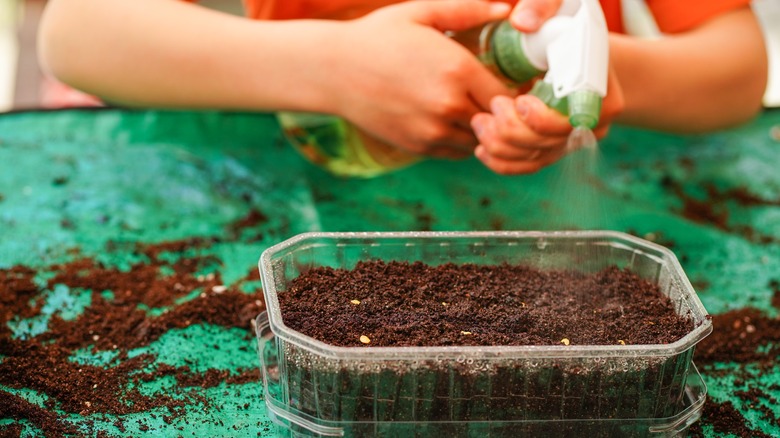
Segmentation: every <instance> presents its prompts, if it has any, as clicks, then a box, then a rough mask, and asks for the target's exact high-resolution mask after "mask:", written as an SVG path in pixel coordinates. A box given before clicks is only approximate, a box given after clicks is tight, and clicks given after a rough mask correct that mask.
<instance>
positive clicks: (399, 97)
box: [315, 0, 511, 158]
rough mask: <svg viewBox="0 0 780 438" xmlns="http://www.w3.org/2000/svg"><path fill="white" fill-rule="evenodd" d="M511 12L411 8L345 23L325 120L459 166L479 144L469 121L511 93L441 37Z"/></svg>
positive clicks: (499, 7) (483, 6) (471, 2)
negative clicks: (335, 118)
mask: <svg viewBox="0 0 780 438" xmlns="http://www.w3.org/2000/svg"><path fill="white" fill-rule="evenodd" d="M508 13H509V6H508V5H506V4H502V3H489V2H484V1H476V0H461V1H415V2H408V3H400V4H397V5H393V6H388V7H385V8H382V9H379V10H377V11H375V12H373V13H371V14H369V15H367V16H365V17H363V18H361V19H357V20H354V21H350V22H346V23H345V24H344V26H343V27H342V31H341V35H340V37H339V38H338V39H337V44H336V45H335V46H332V47H323V48H322V49H323V50H333V56H332V57H331V62H330V64H329V65H327V66H320V67H315V68H321V69H323V70H324V69H328V73H327V74H328V75H330V78H331V79H329V81H330V84H329V85H326V86H327V87H330V90H331V92H330V98H331V104H330V105H331V106H332V107H331V108H330V112H333V113H335V114H339V115H341V116H343V117H345V118H347V119H348V120H350V121H351V122H353V123H355V124H356V125H358V126H359V127H361V128H362V129H363V130H365V131H367V132H368V133H370V134H372V135H374V136H376V137H378V138H380V139H382V140H385V141H387V142H389V143H391V144H394V145H396V146H399V147H402V148H404V149H407V150H410V151H412V152H414V153H418V154H424V155H430V156H437V157H446V158H463V157H467V156H470V155H471V154H472V153H473V150H474V148H475V147H476V145H477V139H476V137H475V136H474V133H473V131H472V129H471V126H470V120H471V118H472V116H474V115H475V114H476V113H478V112H480V111H488V110H489V108H490V100H491V99H492V98H493V97H495V96H497V95H504V96H509V95H511V92H510V90H509V89H508V88H507V87H506V86H505V85H503V84H502V83H501V81H500V80H498V79H497V78H496V77H495V76H493V75H492V74H491V73H490V72H489V71H488V69H487V68H485V67H484V66H483V65H482V64H481V63H480V62H479V60H478V59H477V58H476V57H475V56H474V55H473V54H472V53H470V52H469V51H468V50H466V49H465V48H464V47H463V46H461V45H460V44H458V43H456V42H454V41H452V40H451V39H450V38H448V37H447V36H445V35H444V34H443V31H445V30H465V29H469V28H472V27H475V26H479V25H482V24H484V23H487V22H489V21H492V20H498V19H502V18H505V17H506V16H507V14H508Z"/></svg>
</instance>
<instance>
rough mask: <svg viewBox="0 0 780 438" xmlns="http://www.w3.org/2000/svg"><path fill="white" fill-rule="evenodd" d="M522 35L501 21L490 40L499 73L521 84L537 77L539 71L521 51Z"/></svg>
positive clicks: (507, 23)
mask: <svg viewBox="0 0 780 438" xmlns="http://www.w3.org/2000/svg"><path fill="white" fill-rule="evenodd" d="M522 36H523V34H522V33H521V32H520V31H518V30H517V29H515V28H514V27H512V25H511V24H509V21H506V20H504V21H502V22H501V23H500V24H499V25H498V27H497V28H496V30H495V32H494V33H493V38H492V39H491V45H492V46H493V47H492V50H493V53H495V61H496V64H497V67H498V68H499V70H501V73H502V74H503V75H504V76H506V77H507V78H509V79H511V80H512V81H514V82H515V83H518V84H522V83H524V82H527V81H529V80H531V79H532V78H534V77H535V76H538V75H539V74H540V73H542V71H541V70H539V69H538V68H536V67H534V65H533V64H531V61H529V60H528V57H527V56H526V55H525V52H524V51H523V43H522Z"/></svg>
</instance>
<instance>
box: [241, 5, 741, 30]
mask: <svg viewBox="0 0 780 438" xmlns="http://www.w3.org/2000/svg"><path fill="white" fill-rule="evenodd" d="M243 1H244V7H245V8H246V12H247V16H249V17H250V18H255V19H272V20H286V19H295V18H339V19H349V18H356V17H359V16H361V15H365V14H366V13H368V12H370V11H372V10H374V9H376V8H379V7H382V6H386V5H389V4H392V3H398V2H399V0H243ZM505 1H506V2H507V3H516V1H513V0H505ZM646 2H647V5H648V7H649V8H650V10H651V11H652V12H653V16H654V17H655V20H656V22H657V23H658V27H659V29H660V30H661V31H662V32H665V33H677V32H684V31H686V30H689V29H691V28H694V27H696V26H698V25H699V24H701V23H703V22H705V21H706V20H708V19H709V18H712V17H714V16H716V15H718V14H720V13H722V12H725V11H728V10H731V9H735V8H738V7H741V6H747V5H748V4H750V0H646ZM601 6H602V9H603V10H604V16H605V17H606V19H607V25H608V26H609V29H610V30H611V31H613V32H622V31H623V23H622V14H621V8H620V0H601Z"/></svg>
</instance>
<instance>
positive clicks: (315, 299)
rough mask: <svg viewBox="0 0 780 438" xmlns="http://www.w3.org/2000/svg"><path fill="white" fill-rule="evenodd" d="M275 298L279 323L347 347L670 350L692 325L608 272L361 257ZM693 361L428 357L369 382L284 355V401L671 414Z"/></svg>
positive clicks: (382, 409)
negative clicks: (487, 361) (474, 361)
mask: <svg viewBox="0 0 780 438" xmlns="http://www.w3.org/2000/svg"><path fill="white" fill-rule="evenodd" d="M279 304H280V308H281V314H282V318H283V320H284V323H285V324H286V325H287V326H288V327H289V328H291V329H293V330H296V331H298V332H300V333H302V334H305V335H308V336H310V337H313V338H315V339H318V340H320V341H323V342H325V343H328V344H331V345H335V346H347V347H358V348H372V347H377V346H497V345H506V346H508V345H514V346H522V345H557V346H571V347H574V346H577V345H614V346H618V347H620V346H622V345H626V346H628V345H636V344H668V343H672V342H674V341H677V340H679V339H680V338H681V337H683V336H685V335H686V334H688V333H690V331H691V330H692V329H693V328H694V321H693V318H692V317H691V316H690V315H678V314H677V313H676V311H675V307H674V305H673V303H672V302H671V300H670V299H669V298H667V297H666V296H665V295H663V293H661V291H660V290H659V288H658V286H657V285H656V284H654V283H652V282H650V281H647V280H644V279H642V278H641V277H639V276H638V275H637V274H635V273H633V272H631V271H629V270H625V269H619V268H617V267H609V268H606V269H604V270H602V271H599V272H595V273H590V274H584V273H578V272H574V271H563V270H539V269H536V268H533V267H529V266H524V265H509V264H496V265H474V264H462V265H456V264H443V265H439V266H430V265H426V264H424V263H422V262H396V261H387V262H385V261H366V262H361V263H358V264H357V265H356V266H355V268H353V269H333V268H327V267H321V268H313V269H310V270H308V271H306V272H304V273H302V274H301V275H300V276H299V277H297V278H296V279H295V280H293V281H292V282H291V284H290V287H289V288H288V289H287V290H286V291H283V292H282V293H280V294H279ZM691 354H692V353H691V352H689V353H685V354H682V355H680V357H677V356H673V357H670V358H657V359H656V360H650V361H646V362H643V361H641V360H640V361H639V362H641V364H640V363H639V362H632V361H631V359H626V361H624V362H621V363H620V364H619V365H618V364H617V363H615V364H612V365H616V367H612V366H611V365H604V363H598V364H597V363H596V361H595V359H594V360H590V359H584V360H581V361H573V360H571V359H566V358H564V359H562V360H560V361H558V360H555V359H549V360H545V361H544V364H541V365H540V364H538V363H535V364H533V365H531V364H528V366H526V365H525V363H524V362H522V360H519V361H518V362H512V361H498V362H496V363H495V364H493V365H492V366H489V367H488V369H487V370H485V369H480V371H479V372H473V370H472V369H471V368H470V366H469V365H468V364H467V363H466V364H457V365H453V367H452V368H451V369H450V368H448V366H447V365H446V364H442V363H438V362H437V361H433V360H431V361H430V363H427V362H426V363H425V364H420V366H419V367H418V368H413V369H405V368H404V367H403V366H401V367H399V368H398V369H397V370H391V369H389V368H388V369H387V370H385V371H382V372H380V374H379V375H376V376H374V375H372V374H371V372H370V371H368V372H366V371H361V368H360V367H357V368H355V367H353V366H352V365H350V364H345V365H344V367H342V368H339V365H335V366H336V368H329V367H328V366H327V365H320V366H318V367H314V368H310V367H306V366H304V367H300V366H298V365H296V364H300V363H307V362H308V360H309V358H307V357H306V353H303V352H301V351H299V349H298V348H293V347H290V349H289V351H286V352H285V359H284V360H285V361H286V368H285V369H286V370H287V372H288V374H289V375H288V376H287V380H288V382H289V391H290V393H291V395H290V399H291V400H294V403H296V404H297V405H296V406H293V407H294V408H296V409H299V410H301V411H303V412H306V413H309V414H311V415H315V416H318V417H320V418H323V419H328V420H335V421H353V420H357V421H389V422H397V421H412V422H415V421H416V422H426V421H427V422H430V421H445V422H446V421H467V422H468V421H471V422H477V421H506V420H517V419H528V420H560V419H603V418H624V419H625V418H649V417H657V418H660V417H666V416H669V415H673V414H674V413H676V412H677V411H678V408H679V406H680V405H681V403H682V398H683V387H684V380H685V376H686V370H687V365H688V364H689V362H690V356H691ZM387 373H389V375H385V374H387ZM323 382H325V383H327V385H324V384H323ZM333 386H337V387H339V388H340V389H339V390H338V391H334V390H333V388H332V387H333ZM376 391H379V393H377V392H376ZM311 394H316V397H311V396H310V395H311ZM323 407H328V409H327V410H324V409H323ZM518 427H519V426H518ZM523 427H525V426H523ZM506 432H507V434H506V435H505V436H514V435H515V434H516V433H520V432H522V433H530V432H532V431H531V430H509V431H506Z"/></svg>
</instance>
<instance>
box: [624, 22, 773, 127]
mask: <svg viewBox="0 0 780 438" xmlns="http://www.w3.org/2000/svg"><path fill="white" fill-rule="evenodd" d="M610 50H611V53H610V55H611V56H612V60H613V61H612V65H613V66H614V67H615V70H616V71H617V76H618V78H619V79H620V84H621V86H622V89H623V95H624V97H625V102H626V106H625V109H624V110H623V112H622V114H620V115H619V116H618V118H617V121H619V122H621V123H626V124H631V125H636V126H641V127H646V128H652V129H659V130H665V131H672V132H679V133H696V132H705V131H712V130H717V129H722V128H728V127H731V126H734V125H736V124H739V123H742V122H745V121H747V120H749V119H750V118H752V117H753V116H755V115H756V114H757V113H758V112H759V111H760V109H761V99H762V97H763V94H764V91H765V90H766V83H767V68H768V67H767V55H766V48H765V47H764V39H763V36H762V34H761V29H760V27H759V24H758V22H757V20H756V18H755V16H754V15H753V13H752V11H751V10H750V8H747V7H746V8H742V9H738V10H735V11H732V12H729V13H726V14H723V15H721V16H718V17H715V18H713V19H711V20H710V21H708V22H706V23H704V24H703V25H701V26H699V27H698V28H696V29H694V30H692V31H690V32H687V33H684V34H679V35H675V36H669V37H667V38H664V39H660V40H653V41H643V40H637V39H634V38H631V37H626V36H621V35H613V36H612V38H611V41H610Z"/></svg>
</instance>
